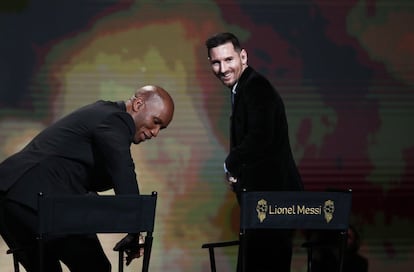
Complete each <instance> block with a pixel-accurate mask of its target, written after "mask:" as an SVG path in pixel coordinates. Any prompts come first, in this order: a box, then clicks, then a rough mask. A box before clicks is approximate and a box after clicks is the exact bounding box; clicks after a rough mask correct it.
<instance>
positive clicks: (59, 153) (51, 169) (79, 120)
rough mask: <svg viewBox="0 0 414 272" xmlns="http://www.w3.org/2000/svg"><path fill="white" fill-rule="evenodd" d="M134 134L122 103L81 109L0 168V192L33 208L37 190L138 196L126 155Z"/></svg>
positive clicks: (107, 102) (0, 165)
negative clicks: (106, 192)
mask: <svg viewBox="0 0 414 272" xmlns="http://www.w3.org/2000/svg"><path fill="white" fill-rule="evenodd" d="M134 133H135V124H134V122H133V119H132V117H131V116H130V115H129V114H128V113H127V112H126V108H125V103H124V102H109V101H98V102H96V103H93V104H90V105H87V106H85V107H82V108H80V109H78V110H76V111H74V112H73V113H71V114H69V115H67V116H66V117H64V118H62V119H60V120H59V121H57V122H56V123H54V124H53V125H51V126H50V127H48V128H46V129H45V130H43V131H42V132H41V133H39V134H38V135H37V136H36V137H35V138H34V139H33V140H32V141H31V142H30V143H29V144H28V145H27V146H26V147H25V148H23V149H22V150H21V151H20V152H18V153H16V154H14V155H13V156H11V157H9V158H8V159H6V160H5V161H3V162H2V163H1V164H0V191H3V192H7V191H10V192H9V193H8V197H9V198H10V199H13V200H15V201H18V202H20V203H23V204H26V205H28V206H30V207H33V208H36V196H37V193H38V192H39V191H43V192H44V193H48V194H54V193H66V194H85V193H88V192H99V191H104V190H108V189H111V188H113V189H114V190H115V193H117V194H126V193H139V189H138V184H137V180H136V175H135V169H134V168H135V167H134V163H133V160H132V157H131V153H130V146H131V143H132V140H133V135H134Z"/></svg>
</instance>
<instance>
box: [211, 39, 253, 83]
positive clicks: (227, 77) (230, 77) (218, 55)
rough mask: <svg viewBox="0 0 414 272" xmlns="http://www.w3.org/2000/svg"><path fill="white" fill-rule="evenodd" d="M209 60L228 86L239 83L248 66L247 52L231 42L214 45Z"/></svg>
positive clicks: (216, 73) (213, 69)
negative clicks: (238, 48)
mask: <svg viewBox="0 0 414 272" xmlns="http://www.w3.org/2000/svg"><path fill="white" fill-rule="evenodd" d="M209 55H210V57H209V60H210V65H211V69H212V71H213V73H214V75H215V76H216V77H217V78H218V79H219V80H220V81H221V82H222V83H223V84H224V85H225V86H227V87H229V88H231V87H233V85H234V84H236V83H237V81H238V80H239V78H240V76H241V74H242V73H243V71H244V69H246V67H247V53H246V51H245V50H244V49H241V50H236V49H235V48H234V46H233V44H232V43H231V42H227V43H225V44H222V45H219V46H217V47H213V48H211V49H210V51H209Z"/></svg>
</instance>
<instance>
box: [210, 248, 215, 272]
mask: <svg viewBox="0 0 414 272" xmlns="http://www.w3.org/2000/svg"><path fill="white" fill-rule="evenodd" d="M208 253H209V255H210V268H211V272H216V258H215V256H214V248H212V247H210V248H209V249H208Z"/></svg>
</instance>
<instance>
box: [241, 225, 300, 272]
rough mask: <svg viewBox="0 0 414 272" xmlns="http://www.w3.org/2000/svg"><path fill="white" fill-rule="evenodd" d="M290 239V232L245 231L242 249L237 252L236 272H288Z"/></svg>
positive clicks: (290, 250) (291, 234)
mask: <svg viewBox="0 0 414 272" xmlns="http://www.w3.org/2000/svg"><path fill="white" fill-rule="evenodd" d="M292 238H293V231H291V230H267V229H260V230H247V231H246V233H245V235H244V239H245V243H244V248H243V249H241V250H239V256H238V262H237V271H238V272H290V265H291V260H292ZM243 251H245V253H244V256H242V252H243ZM243 264H244V269H245V270H244V271H243V270H242V265H243Z"/></svg>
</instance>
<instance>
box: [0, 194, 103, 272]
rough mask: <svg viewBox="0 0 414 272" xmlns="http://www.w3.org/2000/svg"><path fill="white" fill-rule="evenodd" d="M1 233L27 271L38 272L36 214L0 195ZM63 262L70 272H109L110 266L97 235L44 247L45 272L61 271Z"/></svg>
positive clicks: (56, 241) (53, 241) (74, 237)
mask: <svg viewBox="0 0 414 272" xmlns="http://www.w3.org/2000/svg"><path fill="white" fill-rule="evenodd" d="M0 198H1V199H0V234H1V236H2V237H3V239H4V241H5V242H6V244H7V245H8V246H9V248H11V249H13V250H16V256H17V258H18V260H19V262H20V263H21V264H22V265H23V267H24V268H25V269H26V271H28V272H38V247H37V241H36V226H37V215H36V212H35V211H34V210H32V209H30V208H28V207H26V206H24V205H21V204H19V203H16V202H14V201H10V200H7V199H6V197H5V195H4V193H2V195H1V196H0ZM59 261H62V262H63V263H64V264H65V265H66V266H67V267H68V268H69V270H70V271H72V272H90V271H98V272H109V271H111V264H110V262H109V260H108V258H107V257H106V255H105V253H104V251H103V249H102V246H101V244H100V242H99V240H98V237H97V236H96V235H71V236H65V237H60V238H56V239H51V240H48V241H47V242H46V244H45V261H44V265H45V271H47V272H61V271H62V268H61V265H60V262H59Z"/></svg>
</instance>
